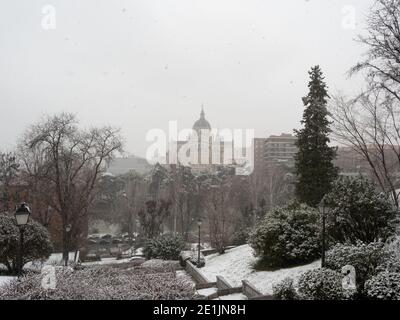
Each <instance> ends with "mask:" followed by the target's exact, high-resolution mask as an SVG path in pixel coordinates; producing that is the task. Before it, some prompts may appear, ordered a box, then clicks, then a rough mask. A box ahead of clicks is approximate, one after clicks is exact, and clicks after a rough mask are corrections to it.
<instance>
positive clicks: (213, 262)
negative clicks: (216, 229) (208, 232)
mask: <svg viewBox="0 0 400 320" xmlns="http://www.w3.org/2000/svg"><path fill="white" fill-rule="evenodd" d="M256 260H257V259H256V258H255V257H254V255H253V249H252V248H251V247H250V246H249V245H243V246H239V247H236V248H233V249H230V250H228V251H226V253H225V254H223V255H218V254H213V255H210V256H207V257H206V265H205V267H204V268H202V269H201V271H202V272H203V273H204V274H205V275H206V276H207V277H208V278H209V279H210V281H215V277H216V276H217V275H221V276H223V277H224V278H225V279H226V280H227V281H228V282H229V283H230V284H231V285H233V286H240V285H241V284H242V280H248V281H249V282H250V283H251V284H253V285H254V286H255V287H256V288H257V289H259V290H260V291H261V292H262V293H263V294H272V287H273V285H274V284H276V283H278V282H280V281H282V280H283V279H284V278H286V277H291V278H293V279H295V280H297V279H298V278H299V276H300V275H301V274H302V273H304V272H305V271H308V270H312V269H316V268H319V267H320V265H321V263H320V261H315V262H313V263H311V264H308V265H305V266H299V267H293V268H287V269H280V270H276V271H255V270H254V269H253V268H252V266H253V264H254V263H255V262H256Z"/></svg>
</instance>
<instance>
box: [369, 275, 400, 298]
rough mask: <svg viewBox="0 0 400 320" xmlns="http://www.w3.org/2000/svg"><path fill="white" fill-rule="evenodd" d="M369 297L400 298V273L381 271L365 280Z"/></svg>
mask: <svg viewBox="0 0 400 320" xmlns="http://www.w3.org/2000/svg"><path fill="white" fill-rule="evenodd" d="M365 292H366V295H367V297H368V298H369V299H377V300H400V273H398V272H387V271H384V272H381V273H378V274H377V275H376V276H374V277H372V278H371V279H369V280H368V281H366V282H365Z"/></svg>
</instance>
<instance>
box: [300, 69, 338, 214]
mask: <svg viewBox="0 0 400 320" xmlns="http://www.w3.org/2000/svg"><path fill="white" fill-rule="evenodd" d="M309 74H310V78H311V80H310V82H309V84H308V88H309V93H308V95H307V96H306V97H304V98H303V103H304V106H305V110H304V113H303V119H302V120H301V124H302V125H303V128H302V129H300V130H295V133H296V136H297V147H298V152H297V155H296V157H295V167H296V174H297V182H296V197H297V199H298V200H299V201H300V202H302V203H306V204H308V205H310V206H313V207H316V206H317V205H318V204H319V202H320V201H321V199H322V198H323V196H324V195H325V194H326V193H328V192H329V191H330V188H331V183H332V182H333V181H334V180H335V179H336V177H337V173H338V170H337V168H336V167H335V166H334V165H333V163H332V161H333V159H334V158H335V157H336V148H335V147H330V146H329V143H330V139H329V134H330V132H331V130H330V128H329V125H330V121H329V120H328V115H329V114H328V110H327V100H328V98H329V95H328V92H327V85H326V83H325V81H324V76H323V73H322V71H321V69H320V67H319V66H315V67H313V68H312V69H311V71H310V72H309Z"/></svg>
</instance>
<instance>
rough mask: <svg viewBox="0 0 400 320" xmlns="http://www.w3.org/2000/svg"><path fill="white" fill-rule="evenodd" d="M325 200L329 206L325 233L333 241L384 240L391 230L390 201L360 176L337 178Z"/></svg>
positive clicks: (392, 216) (391, 209)
mask: <svg viewBox="0 0 400 320" xmlns="http://www.w3.org/2000/svg"><path fill="white" fill-rule="evenodd" d="M325 200H326V203H328V204H329V205H330V207H331V210H329V213H328V216H327V233H328V234H329V238H330V240H331V241H332V242H333V243H338V242H340V243H352V244H356V243H357V242H358V241H362V242H365V243H369V242H375V241H384V240H386V239H387V238H389V237H390V236H392V235H393V234H394V232H395V217H396V212H395V210H393V205H392V203H391V201H390V200H389V198H388V196H387V195H385V194H383V193H381V192H377V190H376V188H375V185H374V184H373V183H372V182H370V181H368V180H366V179H364V178H356V179H354V178H349V177H342V178H340V179H338V180H337V181H335V183H334V184H333V186H332V191H331V192H330V193H329V194H327V195H326V198H325Z"/></svg>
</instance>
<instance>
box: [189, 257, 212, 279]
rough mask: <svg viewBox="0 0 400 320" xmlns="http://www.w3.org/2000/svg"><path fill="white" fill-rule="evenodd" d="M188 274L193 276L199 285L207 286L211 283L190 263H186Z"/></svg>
mask: <svg viewBox="0 0 400 320" xmlns="http://www.w3.org/2000/svg"><path fill="white" fill-rule="evenodd" d="M186 272H187V273H188V274H190V275H191V276H192V278H193V279H194V280H195V281H196V282H197V283H198V284H206V283H209V282H211V281H210V280H208V279H207V277H206V276H205V275H204V274H203V273H202V272H201V271H200V270H199V269H198V268H196V267H195V266H194V265H193V263H191V262H190V261H186Z"/></svg>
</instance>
